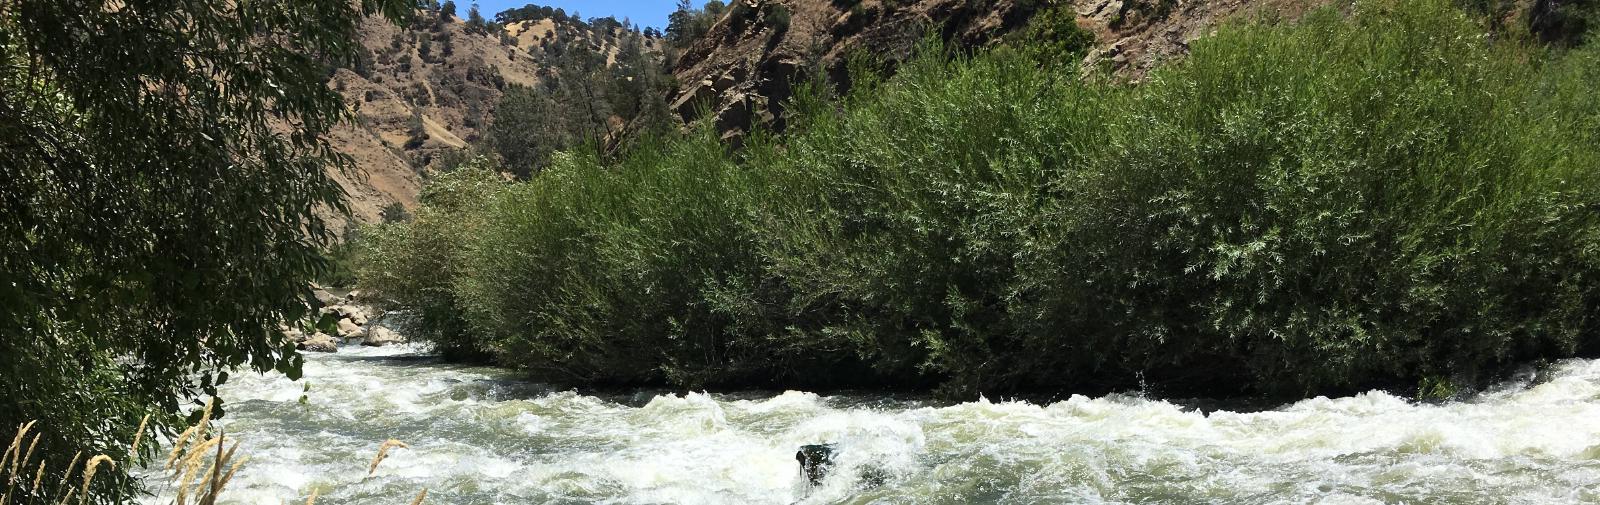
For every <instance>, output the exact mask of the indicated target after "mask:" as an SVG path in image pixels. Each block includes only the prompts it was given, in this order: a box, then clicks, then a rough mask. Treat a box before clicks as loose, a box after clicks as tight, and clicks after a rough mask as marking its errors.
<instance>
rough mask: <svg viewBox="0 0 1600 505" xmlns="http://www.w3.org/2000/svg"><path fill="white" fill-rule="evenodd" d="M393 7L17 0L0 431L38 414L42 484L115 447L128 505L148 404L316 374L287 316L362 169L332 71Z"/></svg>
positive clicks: (1, 166)
mask: <svg viewBox="0 0 1600 505" xmlns="http://www.w3.org/2000/svg"><path fill="white" fill-rule="evenodd" d="M379 10H382V11H384V12H385V14H388V15H390V16H392V17H399V16H403V15H406V14H407V12H408V10H409V7H408V5H407V3H406V2H392V1H391V2H382V1H378V0H367V1H364V2H359V3H356V4H352V3H351V2H349V1H346V0H298V1H275V2H212V1H200V0H176V1H163V2H148V1H137V0H134V1H128V2H118V3H116V4H115V6H114V7H113V6H108V4H107V3H105V2H100V1H86V0H84V1H79V0H5V1H0V279H3V280H0V349H3V351H0V426H6V427H8V429H9V427H12V426H17V425H19V424H20V423H22V422H24V421H30V420H37V421H38V425H37V426H36V427H35V430H34V432H36V433H42V434H43V438H42V439H41V441H40V442H39V446H38V448H37V451H38V452H37V454H36V456H39V455H43V456H42V457H43V458H44V459H45V460H46V462H47V463H48V464H47V466H46V468H47V471H46V473H45V474H44V476H43V479H44V481H45V482H50V483H54V482H66V481H68V480H69V479H77V478H78V477H77V476H76V474H68V473H67V472H66V471H67V470H68V463H69V461H70V460H71V459H72V458H73V454H74V452H77V451H80V450H81V451H82V452H83V455H84V457H83V459H84V460H87V459H88V456H91V455H95V454H107V455H110V456H111V457H113V458H114V459H115V460H116V461H118V462H120V463H122V464H119V465H117V466H116V468H115V470H113V469H111V468H109V467H102V468H101V470H100V474H99V475H100V476H99V477H98V478H97V479H96V480H95V486H94V488H93V489H91V496H89V497H88V499H89V501H93V502H108V503H109V502H124V501H126V500H128V499H129V496H128V493H129V492H131V491H132V490H133V489H134V488H135V487H136V486H135V485H134V483H133V482H132V480H131V479H130V478H128V477H127V475H126V474H125V473H124V471H125V470H126V469H127V468H128V467H129V466H131V465H130V464H128V463H129V462H128V461H126V459H127V458H126V457H125V455H127V454H128V449H127V444H129V443H130V442H131V441H132V440H133V439H134V438H135V437H134V435H133V432H134V430H135V428H136V426H137V425H138V424H139V422H140V418H141V417H142V416H144V415H145V414H146V413H154V414H155V418H154V419H153V420H152V423H153V426H155V429H157V430H166V429H167V428H168V427H170V426H173V425H172V424H170V423H171V422H173V421H174V418H175V417H176V414H177V412H178V408H179V402H181V401H186V400H192V399H195V398H197V397H198V396H200V395H202V394H209V393H212V392H214V386H215V385H216V384H218V383H220V382H222V381H223V380H225V379H226V376H227V373H226V372H227V371H228V370H232V369H234V368H236V367H240V366H247V367H249V368H250V369H254V370H273V369H277V370H281V371H286V372H294V371H296V370H297V369H298V366H299V358H298V355H296V354H295V352H294V348H293V346H292V344H289V343H286V342H285V341H284V339H283V336H282V335H280V334H279V333H278V332H277V325H278V323H279V322H280V321H283V320H286V319H294V318H296V317H298V316H299V315H300V314H301V312H303V311H304V310H305V304H304V302H303V300H304V299H305V298H306V297H307V296H309V292H308V291H307V288H306V283H307V281H309V280H310V278H311V277H312V276H314V275H315V274H316V273H317V272H318V271H319V270H320V269H322V268H324V266H325V260H323V259H322V257H321V255H320V253H319V250H320V248H321V247H322V246H323V244H325V243H326V242H327V239H328V238H329V237H328V231H327V229H326V227H325V226H324V222H323V221H322V219H321V218H320V217H318V214H317V213H314V212H313V209H315V208H318V207H321V208H326V209H335V210H336V209H340V208H342V205H343V204H342V196H343V195H342V192H341V190H340V189H339V186H338V185H337V184H336V183H335V181H334V180H333V179H332V178H331V177H329V175H328V170H330V169H338V168H340V167H345V166H348V165H349V163H348V161H347V160H346V159H344V158H343V157H342V156H339V155H336V154H334V152H333V150H332V148H331V146H329V145H328V143H327V142H326V141H325V140H323V138H322V134H323V133H325V132H327V131H328V130H329V129H330V128H331V127H333V126H334V125H335V124H337V123H338V122H339V121H341V120H344V119H345V118H346V114H347V111H346V109H345V107H344V103H343V101H342V100H341V98H340V96H339V95H338V94H337V93H335V92H334V91H333V90H331V89H329V88H328V87H327V86H326V85H325V84H324V82H325V81H324V77H325V76H326V72H327V69H326V65H327V64H328V63H329V62H348V61H350V60H351V59H352V58H354V57H355V47H356V46H355V43H354V40H353V38H354V35H355V33H356V23H357V22H358V21H359V20H360V19H361V17H362V15H363V13H366V14H372V13H375V12H377V11H379ZM9 432H10V431H8V433H9ZM143 440H144V441H145V442H153V441H154V440H155V437H152V436H145V437H144V438H143ZM153 450H154V444H153V443H147V444H145V446H144V447H140V448H138V451H137V452H140V453H145V454H149V452H150V451H153ZM34 461H38V459H37V458H36V459H35V460H34ZM11 470H16V469H11ZM81 470H82V466H81V465H80V466H79V467H78V468H77V469H76V470H75V471H81ZM28 475H29V476H32V475H33V473H32V471H31V470H30V471H29V473H28ZM60 490H61V488H57V489H56V491H60ZM46 491H48V490H41V492H46ZM17 493H22V491H21V490H20V489H19V490H18V491H17ZM49 498H51V497H50V496H39V495H23V494H14V495H12V496H11V500H12V501H13V502H14V503H20V502H30V503H31V502H35V501H43V500H45V499H49ZM74 499H75V500H76V499H77V498H74Z"/></svg>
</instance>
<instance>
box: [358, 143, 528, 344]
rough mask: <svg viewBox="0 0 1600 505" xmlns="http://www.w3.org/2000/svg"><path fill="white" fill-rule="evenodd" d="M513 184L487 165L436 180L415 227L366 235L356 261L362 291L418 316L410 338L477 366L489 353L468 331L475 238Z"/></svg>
mask: <svg viewBox="0 0 1600 505" xmlns="http://www.w3.org/2000/svg"><path fill="white" fill-rule="evenodd" d="M506 188H507V184H506V182H505V180H504V179H502V178H501V177H500V176H499V174H497V173H495V171H494V170H493V169H492V165H491V164H490V163H489V162H488V161H487V160H486V159H483V158H477V159H473V160H468V161H466V162H465V163H462V164H461V165H459V166H457V167H455V168H454V169H452V170H450V171H447V172H444V173H441V174H439V175H438V176H435V177H433V178H432V179H430V180H429V181H428V184H426V185H425V186H424V187H423V190H422V194H421V195H420V198H419V200H420V203H421V206H420V208H419V209H418V211H417V214H416V216H415V217H414V218H413V219H412V220H410V221H404V222H394V223H385V224H380V225H374V226H370V227H367V228H364V229H363V230H362V234H361V237H360V241H359V243H358V244H359V245H358V251H357V254H355V255H354V257H355V260H356V261H355V270H356V275H357V278H358V279H359V281H360V284H361V287H362V288H363V289H365V290H367V291H368V293H369V294H370V295H373V296H375V297H377V298H379V299H383V300H388V301H389V302H391V303H395V304H398V305H401V306H404V307H406V308H409V309H410V310H411V311H413V314H412V316H413V317H411V318H410V319H409V321H408V322H409V323H410V325H409V327H408V328H406V329H407V330H408V333H410V335H411V336H412V337H414V338H419V339H421V340H427V341H430V342H433V343H434V344H436V345H437V347H438V348H439V349H440V350H441V351H442V352H443V353H444V354H446V355H447V356H450V357H454V358H463V359H474V358H478V357H482V356H484V355H486V354H487V353H488V349H487V348H486V347H485V345H484V343H483V342H482V341H481V340H480V339H478V338H477V337H476V336H475V335H474V334H473V333H472V332H471V331H470V328H469V327H468V324H467V321H466V319H464V317H463V314H462V312H463V308H462V305H461V304H460V302H459V300H458V297H457V283H458V281H460V279H461V277H462V276H463V275H464V274H465V273H466V270H465V268H466V261H467V260H466V258H467V254H468V247H470V246H471V241H472V238H473V237H475V236H476V234H477V233H478V232H479V230H480V229H481V228H482V227H483V226H484V223H483V215H484V214H485V212H487V208H488V207H489V205H490V204H491V203H492V202H493V201H494V198H495V197H496V196H497V195H499V194H500V193H502V192H503V191H504V190H505V189H506Z"/></svg>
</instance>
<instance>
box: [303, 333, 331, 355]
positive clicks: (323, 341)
mask: <svg viewBox="0 0 1600 505" xmlns="http://www.w3.org/2000/svg"><path fill="white" fill-rule="evenodd" d="M295 347H296V348H298V349H300V350H302V351H306V352H339V342H338V341H335V340H334V339H333V337H331V336H329V335H328V334H327V333H323V332H320V331H319V332H316V333H315V334H312V335H311V336H310V337H306V339H305V340H302V341H301V342H300V343H299V344H297V345H295Z"/></svg>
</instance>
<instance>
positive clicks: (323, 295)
mask: <svg viewBox="0 0 1600 505" xmlns="http://www.w3.org/2000/svg"><path fill="white" fill-rule="evenodd" d="M311 296H313V297H316V299H317V303H320V304H321V306H322V307H327V306H329V305H333V304H335V303H338V302H339V297H337V296H333V293H329V292H328V290H326V289H322V288H321V287H315V286H314V287H312V288H311Z"/></svg>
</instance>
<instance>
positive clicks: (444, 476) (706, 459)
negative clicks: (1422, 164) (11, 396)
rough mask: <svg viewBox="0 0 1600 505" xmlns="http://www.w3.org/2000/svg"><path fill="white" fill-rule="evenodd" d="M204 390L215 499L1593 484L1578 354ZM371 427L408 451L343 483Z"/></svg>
mask: <svg viewBox="0 0 1600 505" xmlns="http://www.w3.org/2000/svg"><path fill="white" fill-rule="evenodd" d="M307 385H309V389H307ZM222 389H223V391H222V396H223V398H224V399H226V401H227V412H228V413H227V416H226V417H225V419H223V420H222V421H221V422H220V425H221V426H222V427H223V428H224V429H225V430H226V431H227V433H228V434H229V436H230V437H238V439H240V440H243V441H244V445H243V448H242V449H241V450H240V452H241V453H245V454H248V455H249V457H250V460H249V462H247V463H246V464H245V467H244V468H243V469H242V470H240V473H239V476H238V477H235V478H234V480H233V481H232V482H231V483H230V484H229V485H228V491H227V493H225V495H224V500H223V503H240V504H279V503H285V502H287V503H304V501H305V499H306V497H307V496H308V495H309V494H311V492H312V490H313V489H316V490H318V492H319V493H320V495H321V497H320V498H319V499H318V503H323V504H404V503H409V502H410V501H411V499H412V498H413V497H414V496H416V494H417V493H418V491H420V490H421V489H423V488H426V489H427V490H428V497H427V503H435V504H444V503H452V504H524V503H625V504H657V503H663V504H664V503H682V504H717V503H727V504H768V503H771V504H789V503H796V502H798V503H908V504H909V503H918V504H921V503H1017V504H1021V503H1172V504H1180V503H1182V504H1186V503H1248V504H1257V503H1329V504H1345V503H1348V504H1365V503H1429V504H1433V503H1474V504H1476V503H1529V504H1535V503H1537V504H1546V503H1595V502H1600V361H1591V360H1573V361H1567V362H1563V363H1560V364H1558V365H1557V366H1555V367H1553V368H1552V369H1550V370H1547V371H1546V372H1545V373H1543V374H1540V375H1539V376H1538V377H1535V376H1534V374H1531V373H1530V374H1528V375H1527V376H1526V377H1523V378H1520V379H1519V380H1515V381H1511V382H1509V383H1507V384H1504V385H1502V386H1500V387H1498V388H1495V389H1493V390H1491V391H1488V392H1485V393H1482V394H1479V395H1476V396H1474V397H1473V398H1471V399H1468V400H1465V401H1459V402H1450V403H1443V404H1419V403H1415V402H1411V401H1407V400H1406V399H1402V398H1397V397H1395V396H1392V395H1389V394H1386V393H1382V392H1371V393H1365V394H1361V395H1356V396H1352V397H1347V398H1338V399H1328V398H1315V399H1309V400H1304V401H1300V402H1297V403H1293V404H1289V405H1284V406H1281V407H1279V408H1276V409H1272V410H1266V411H1259V412H1249V413H1237V412H1230V411H1213V412H1209V413H1204V412H1201V411H1198V410H1195V409H1191V408H1185V407H1182V406H1178V405H1174V404H1172V403H1168V402H1164V401H1159V400H1151V399H1145V398H1140V397H1137V396H1126V395H1112V396H1107V397H1101V398H1087V397H1082V396H1074V397H1071V398H1070V399H1067V400H1065V401H1060V402H1056V403H1052V404H1049V405H1039V404H1033V403H1026V402H1009V401H989V400H980V401H975V402H970V403H962V404H957V405H939V404H934V403H931V402H926V401H920V400H910V399H895V398H891V397H889V396H883V395H878V396H874V395H840V396H819V395H816V394H812V393H804V392H793V391H791V392H785V393H782V394H776V393H769V394H731V395H724V394H689V395H687V396H676V395H670V394H656V393H654V392H648V393H637V394H620V395H612V396H604V395H602V396H587V395H582V394H577V393H574V392H571V391H556V390H550V389H548V388H545V387H542V386H540V385H537V384H530V383H526V382H522V381H518V380H515V379H514V378H513V376H512V375H510V374H508V373H507V372H504V371H500V370H495V369H491V368H480V367H465V366H456V365H448V364H442V363H440V362H438V361H437V360H434V359H432V358H430V357H427V356H426V355H425V354H423V353H422V351H421V350H420V349H417V348H410V347H391V348H381V349H374V348H359V347H346V348H343V349H341V350H340V352H339V353H338V354H331V355H312V356H308V360H307V363H306V366H305V378H304V379H303V380H302V381H299V382H294V381H290V380H288V379H286V378H284V377H282V376H280V375H265V376H263V375H251V374H239V375H238V376H236V377H235V378H234V380H233V382H230V383H229V384H228V385H227V386H225V387H223V388H222ZM302 397H304V399H303V400H302ZM390 438H393V439H398V440H402V441H404V442H406V443H407V444H409V448H407V449H395V450H392V451H390V453H389V456H388V458H387V459H385V460H384V461H383V462H382V463H381V464H380V465H379V466H378V468H377V471H376V472H375V473H374V474H373V475H372V476H371V477H367V470H368V464H369V463H370V462H371V460H372V458H373V456H374V455H375V454H376V452H377V449H378V446H379V444H381V443H382V442H383V441H384V440H386V439H390ZM819 442H828V443H833V444H835V446H836V447H837V455H836V461H835V466H834V468H833V470H832V471H831V472H830V473H829V475H828V476H827V477H826V478H825V479H824V480H823V481H822V483H821V484H820V485H817V486H810V485H809V484H807V483H806V482H805V480H804V479H803V477H802V476H801V473H800V468H799V464H798V463H797V461H796V458H795V452H796V449H797V448H798V447H799V446H801V445H804V444H812V443H819ZM152 487H153V489H154V490H157V491H161V490H162V486H161V485H160V484H154V483H153V484H152ZM167 501H170V500H167Z"/></svg>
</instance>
